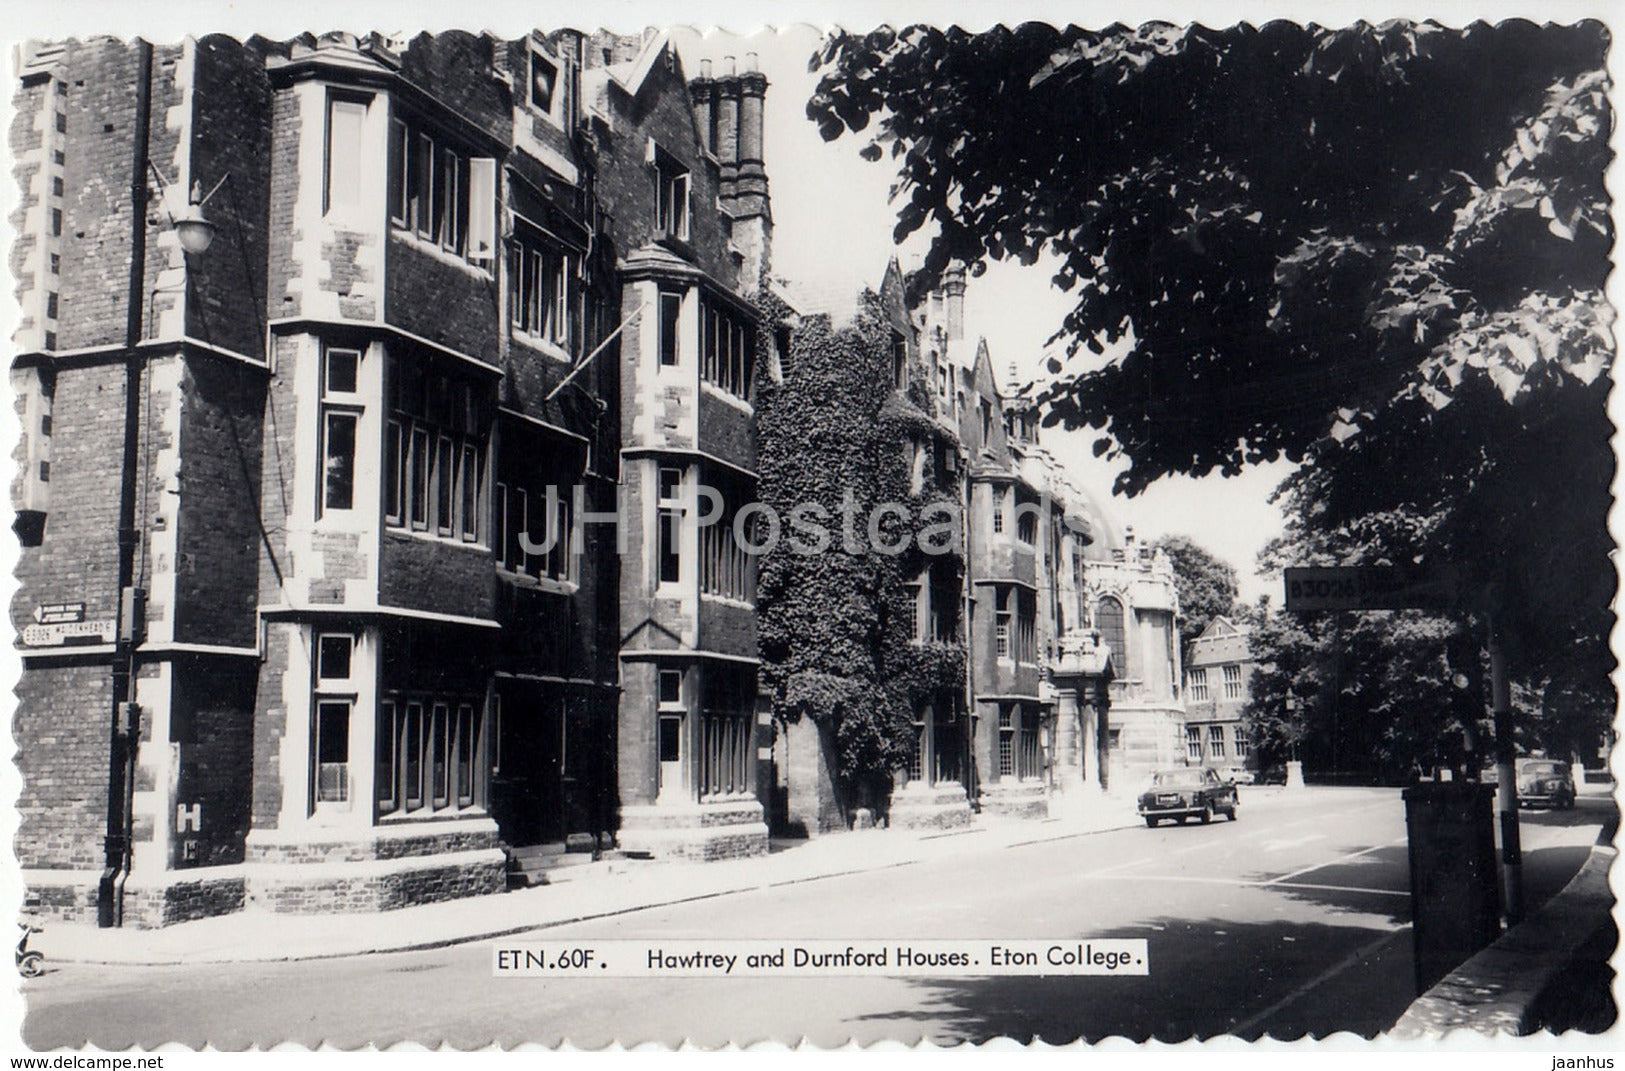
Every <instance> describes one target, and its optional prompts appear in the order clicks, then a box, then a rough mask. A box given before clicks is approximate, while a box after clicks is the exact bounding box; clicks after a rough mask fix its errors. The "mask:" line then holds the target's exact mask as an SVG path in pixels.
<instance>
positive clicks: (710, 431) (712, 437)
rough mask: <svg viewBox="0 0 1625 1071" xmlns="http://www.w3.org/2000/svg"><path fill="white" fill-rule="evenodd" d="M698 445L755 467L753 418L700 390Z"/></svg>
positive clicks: (713, 452) (705, 449)
mask: <svg viewBox="0 0 1625 1071" xmlns="http://www.w3.org/2000/svg"><path fill="white" fill-rule="evenodd" d="M699 432H700V442H699V447H700V449H701V450H704V451H705V452H706V453H708V454H715V455H716V456H717V457H725V458H727V459H728V460H730V461H732V462H733V463H734V464H736V465H740V466H743V467H744V468H747V469H755V468H756V418H755V415H754V414H753V413H746V412H745V411H744V410H742V409H740V408H739V407H738V406H735V405H730V404H728V403H727V402H725V401H723V400H722V399H720V398H717V397H714V396H713V395H712V394H711V392H710V391H708V390H705V389H704V388H702V389H701V390H700V421H699Z"/></svg>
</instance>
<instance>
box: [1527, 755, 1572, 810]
mask: <svg viewBox="0 0 1625 1071" xmlns="http://www.w3.org/2000/svg"><path fill="white" fill-rule="evenodd" d="M1517 784H1518V803H1519V805H1521V806H1525V807H1528V806H1532V805H1534V804H1537V803H1544V804H1546V805H1547V806H1548V807H1573V806H1574V775H1573V774H1572V773H1570V772H1569V764H1568V763H1566V762H1559V761H1558V760H1556V759H1519V760H1518V782H1517Z"/></svg>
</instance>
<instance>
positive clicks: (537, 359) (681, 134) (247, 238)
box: [11, 32, 771, 925]
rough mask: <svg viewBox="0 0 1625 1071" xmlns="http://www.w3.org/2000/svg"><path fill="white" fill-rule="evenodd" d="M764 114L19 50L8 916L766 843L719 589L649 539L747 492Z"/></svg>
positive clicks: (610, 94)
mask: <svg viewBox="0 0 1625 1071" xmlns="http://www.w3.org/2000/svg"><path fill="white" fill-rule="evenodd" d="M765 88H766V82H765V79H763V78H762V77H761V76H760V75H759V74H756V73H754V72H752V71H746V72H744V73H742V74H736V73H733V72H726V73H724V75H723V76H722V77H718V78H711V77H702V78H701V79H699V80H697V81H696V82H695V83H694V84H693V86H692V87H691V86H690V85H689V84H687V83H686V81H685V79H684V76H683V73H682V70H681V67H680V65H679V64H678V62H677V59H676V56H675V53H674V52H673V51H672V50H671V49H670V48H669V47H668V46H667V44H666V42H665V41H664V40H663V39H661V38H659V37H650V38H639V39H621V38H608V37H594V38H587V37H584V36H582V35H578V34H573V33H567V32H561V33H557V34H552V35H543V34H532V35H530V36H528V37H526V38H523V39H520V40H516V41H499V40H495V39H493V38H491V37H489V36H481V35H471V34H463V33H447V34H441V35H438V36H430V35H420V36H418V37H416V38H413V39H411V40H389V39H384V38H381V37H378V36H373V37H367V38H355V37H352V36H348V35H329V36H324V37H322V38H311V37H306V38H301V39H297V40H294V41H290V42H284V43H270V42H265V41H261V40H257V39H256V40H254V41H250V42H248V43H240V42H237V41H234V40H231V39H228V38H223V37H205V38H202V39H198V40H188V41H185V42H183V43H181V44H180V45H178V46H170V47H161V48H156V49H151V48H148V47H146V46H144V45H141V44H139V43H136V44H127V43H122V42H117V41H113V40H107V39H95V40H87V41H79V42H69V43H66V44H62V45H53V46H46V47H35V48H32V49H31V50H29V52H28V55H27V57H26V62H25V65H24V67H23V69H22V74H21V80H20V85H19V86H18V88H17V94H16V102H17V110H16V114H15V117H14V120H13V124H12V129H11V143H12V146H13V149H14V156H15V159H16V165H15V170H14V177H15V179H16V181H17V183H18V187H19V191H20V202H19V206H18V208H17V211H16V213H15V215H14V218H13V221H14V223H15V225H16V228H17V233H18V235H19V238H18V241H17V243H16V244H15V245H14V247H13V249H12V254H11V256H12V267H13V269H14V272H15V274H16V276H17V278H18V280H19V284H18V298H19V302H20V304H21V306H22V308H23V310H24V318H23V322H22V324H21V326H20V329H19V332H18V334H17V337H16V340H15V341H16V347H15V348H16V352H17V356H16V358H15V359H14V362H13V367H12V371H11V379H12V385H13V390H14V394H15V398H16V405H17V408H18V412H19V416H20V417H21V418H22V421H23V424H24V429H25V434H24V438H23V442H22V444H21V446H20V447H19V455H18V457H17V461H18V463H19V464H18V475H17V477H16V478H15V479H14V480H13V487H12V491H13V502H14V505H15V506H16V507H17V511H18V512H17V531H18V534H19V537H20V539H21V541H22V543H23V544H24V545H23V549H22V551H21V559H20V563H19V566H18V570H17V575H18V580H19V582H20V588H19V591H18V593H17V596H16V598H15V600H14V602H13V605H12V620H13V622H14V624H15V625H16V627H17V629H18V634H19V637H20V643H19V647H20V654H21V655H22V659H23V666H24V670H23V679H22V682H21V684H20V685H19V687H18V708H17V713H16V720H15V733H16V737H17V739H18V742H19V748H20V753H19V759H18V762H19V766H20V768H21V771H22V775H23V779H24V788H23V795H22V798H21V800H20V801H19V809H20V811H21V819H22V823H21V829H20V831H19V834H18V838H17V851H18V854H19V858H20V860H21V862H22V865H23V867H24V872H25V879H26V881H27V883H28V885H29V888H30V893H31V895H34V896H37V897H38V898H39V899H40V900H41V902H42V905H43V906H44V907H45V909H47V910H49V911H52V912H54V913H56V914H58V915H61V916H64V917H86V916H89V915H92V914H95V915H97V916H98V917H100V918H101V920H102V921H103V922H104V923H107V922H122V923H124V924H130V925H161V924H165V923H170V922H175V921H180V920H184V919H187V918H192V917H197V916H200V915H205V914H212V913H218V912H222V911H229V910H234V909H237V908H240V907H242V906H244V905H245V904H258V905H261V906H264V907H268V908H270V909H273V910H280V911H313V910H333V909H356V910H361V909H375V908H383V907H391V906H396V905H399V904H404V903H410V902H418V901H423V900H431V899H440V898H445V897H450V896H458V895H467V894H475V893H483V892H491V891H495V890H497V889H500V888H502V887H503V885H504V881H505V878H504V870H505V866H506V859H507V856H506V855H505V852H504V850H503V849H504V848H505V847H506V848H509V849H513V848H522V847H524V846H527V845H563V844H564V843H565V842H566V841H567V839H568V841H569V843H571V844H572V845H574V846H578V847H586V848H591V849H598V848H602V847H606V846H607V843H608V842H607V841H606V839H605V838H606V836H609V837H613V836H614V835H616V833H617V832H619V835H620V836H621V839H622V843H623V844H625V845H627V846H636V847H640V848H643V849H645V850H649V851H657V852H674V853H680V854H692V855H702V856H709V855H715V854H737V853H739V852H744V851H751V850H759V849H761V848H762V847H764V846H765V827H764V826H762V823H761V812H760V807H759V805H758V804H756V803H755V776H756V764H755V739H754V738H755V732H756V729H755V726H756V700H755V660H754V655H755V650H754V648H755V637H754V623H753V619H752V614H751V599H752V583H753V578H752V577H751V575H750V570H749V566H748V563H744V562H742V561H741V559H740V556H739V555H738V553H737V548H733V547H731V545H728V544H726V543H725V542H724V543H722V544H719V543H718V542H717V541H716V540H715V539H712V538H708V537H707V534H706V533H711V532H714V531H715V529H698V528H697V526H695V525H693V524H672V523H668V522H670V521H672V520H673V519H674V518H678V519H680V518H681V517H682V516H683V515H684V514H685V513H686V512H687V511H688V510H690V509H691V508H692V494H693V491H692V490H691V489H692V488H695V487H697V486H698V485H699V483H700V482H701V480H702V479H703V480H704V481H705V482H706V483H707V484H712V483H714V484H716V485H721V486H726V487H729V488H731V489H732V492H731V493H733V494H736V495H737V496H739V500H740V501H743V500H745V499H747V498H748V496H749V494H750V489H751V480H752V473H751V463H752V458H753V451H754V445H753V439H752V436H753V427H752V420H751V407H750V376H751V373H752V369H753V361H754V351H753V347H754V345H755V338H756V323H755V314H754V311H753V308H752V306H751V304H750V303H749V298H750V295H751V294H752V292H753V290H754V285H755V281H756V279H757V278H758V277H759V275H760V271H761V269H762V266H763V265H764V264H765V262H766V259H767V256H768V243H769V241H770V237H771V217H770V215H769V210H768V204H767V195H766V178H765V174H764V172H763V170H762V163H761V126H760V121H761V101H762V97H763V93H764V92H765ZM211 188H212V189H211ZM194 190H195V191H196V193H195V194H192V197H190V198H189V193H192V191H194ZM206 190H207V191H210V192H208V193H207V194H206V195H205V194H204V191H206ZM149 198H150V200H149ZM189 200H202V201H203V202H204V203H203V205H202V211H203V212H204V213H206V215H207V216H208V218H209V219H210V221H211V222H212V223H213V225H214V226H213V243H212V245H210V246H209V247H208V249H207V252H206V253H199V252H189V251H187V250H186V249H185V248H183V246H182V243H181V234H182V230H183V228H181V227H177V226H175V225H174V224H175V222H176V221H177V220H180V221H185V220H187V219H188V218H189V217H190V216H191V215H192V214H194V213H195V212H196V211H197V209H196V208H195V207H189V206H188V201H189ZM617 513H619V514H620V516H621V517H622V519H623V522H624V523H622V524H619V525H617V524H614V523H611V522H610V521H609V518H613V517H615V516H616V515H617ZM668 534H670V535H671V538H669V539H668V538H667V535H668ZM618 544H625V545H626V546H627V548H628V549H627V553H626V554H624V555H622V554H620V553H618V551H619V550H620V546H618ZM723 825H726V826H727V827H728V834H727V836H725V837H724V836H719V835H718V834H717V833H716V829H717V828H718V827H719V826H723Z"/></svg>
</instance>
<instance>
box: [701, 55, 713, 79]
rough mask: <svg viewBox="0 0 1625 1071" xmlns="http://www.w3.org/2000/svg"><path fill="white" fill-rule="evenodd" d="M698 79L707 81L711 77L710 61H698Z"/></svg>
mask: <svg viewBox="0 0 1625 1071" xmlns="http://www.w3.org/2000/svg"><path fill="white" fill-rule="evenodd" d="M700 77H701V78H705V79H709V78H710V77H711V61H710V60H708V59H702V60H701V61H700Z"/></svg>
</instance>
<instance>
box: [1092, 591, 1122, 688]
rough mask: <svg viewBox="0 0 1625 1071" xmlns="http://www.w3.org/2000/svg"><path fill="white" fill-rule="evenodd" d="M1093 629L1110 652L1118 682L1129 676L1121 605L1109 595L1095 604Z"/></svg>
mask: <svg viewBox="0 0 1625 1071" xmlns="http://www.w3.org/2000/svg"><path fill="white" fill-rule="evenodd" d="M1095 627H1096V628H1097V629H1099V630H1100V639H1101V642H1102V643H1104V644H1106V646H1107V647H1108V648H1110V650H1111V655H1112V661H1113V662H1114V663H1115V664H1116V669H1117V677H1118V679H1119V680H1127V679H1128V676H1129V660H1128V647H1127V646H1126V645H1125V642H1124V641H1125V638H1126V633H1125V631H1124V628H1123V604H1122V603H1121V602H1118V601H1117V599H1115V598H1113V597H1112V596H1110V595H1107V596H1106V597H1104V598H1102V599H1101V600H1100V601H1099V602H1097V603H1095Z"/></svg>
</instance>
